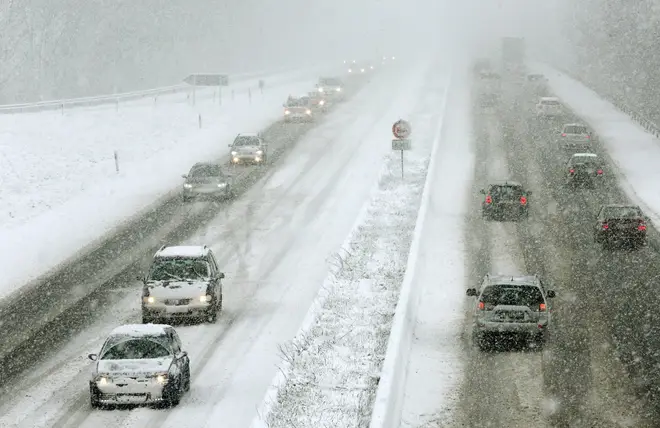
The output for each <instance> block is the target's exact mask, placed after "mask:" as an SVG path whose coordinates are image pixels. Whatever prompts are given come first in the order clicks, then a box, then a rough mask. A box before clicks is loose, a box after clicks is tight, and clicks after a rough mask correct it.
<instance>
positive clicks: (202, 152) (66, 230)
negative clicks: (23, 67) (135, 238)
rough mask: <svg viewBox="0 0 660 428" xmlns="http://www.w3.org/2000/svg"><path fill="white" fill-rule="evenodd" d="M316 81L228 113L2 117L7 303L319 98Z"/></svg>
mask: <svg viewBox="0 0 660 428" xmlns="http://www.w3.org/2000/svg"><path fill="white" fill-rule="evenodd" d="M314 80H315V78H314V77H311V76H310V77H308V78H306V79H301V80H299V81H297V82H295V83H287V84H282V85H280V86H272V87H269V88H268V89H267V90H266V91H265V93H264V95H263V96H261V95H258V96H257V95H253V96H252V100H251V101H250V99H248V97H247V96H246V95H245V94H243V95H242V96H240V97H239V96H237V97H236V99H235V100H234V101H230V100H227V101H226V102H225V103H224V104H223V105H222V106H218V105H217V100H216V101H215V102H214V100H213V99H212V98H209V97H207V98H206V99H201V100H200V99H198V100H197V103H196V105H195V106H194V107H193V106H190V105H188V104H186V103H171V104H169V103H168V104H161V105H158V106H157V107H154V106H153V105H149V106H147V105H139V104H138V106H136V107H125V108H122V109H120V110H119V111H114V110H113V109H112V108H93V109H89V110H76V111H75V114H74V113H72V114H70V115H69V114H65V115H61V114H60V113H58V112H42V113H34V114H24V115H10V116H0V129H2V131H0V169H1V170H2V171H3V173H2V176H1V177H2V180H1V182H0V189H1V191H0V204H2V206H3V208H4V210H3V215H2V216H0V242H2V244H0V253H2V254H3V257H2V258H1V259H0V270H1V271H2V272H3V276H2V279H1V280H0V298H2V297H5V296H6V295H8V294H10V293H11V292H13V291H14V290H16V289H17V288H19V287H21V286H23V285H25V284H26V283H27V282H29V281H31V280H33V279H35V278H37V277H38V276H40V275H42V274H44V273H46V272H47V271H48V270H50V269H52V268H54V267H55V266H57V265H58V264H60V263H62V262H64V261H65V260H67V259H69V258H70V257H71V256H73V255H74V254H75V253H76V252H78V251H79V250H80V249H82V248H83V247H84V246H86V245H89V244H90V243H93V242H94V241H96V240H98V239H100V238H102V237H103V236H104V235H106V234H107V233H109V232H111V231H112V230H114V229H115V228H116V227H117V226H118V225H119V224H121V223H122V222H123V221H125V220H126V219H127V218H129V217H130V216H132V215H135V214H136V213H138V212H140V211H142V210H145V209H146V208H148V207H149V206H151V205H152V204H153V203H154V202H155V201H156V200H158V199H159V198H161V197H163V196H165V195H167V194H168V193H170V192H172V191H173V190H174V189H176V188H177V187H178V186H179V185H180V183H181V174H183V173H185V172H187V171H188V169H189V168H190V166H191V164H193V163H194V162H197V161H200V160H207V159H213V158H218V157H220V156H223V155H225V154H226V153H227V144H228V143H229V142H231V139H232V138H233V136H234V135H236V134H237V133H239V132H251V131H259V130H261V129H262V128H264V127H266V126H268V125H269V124H270V123H272V122H274V121H276V120H278V119H279V118H280V116H281V103H282V100H284V99H285V98H286V97H287V96H288V95H289V94H291V93H300V92H303V91H307V90H309V88H312V87H313V83H314ZM200 116H201V118H202V128H201V129H200V128H199V117H200ZM114 151H117V153H118V158H119V172H116V171H115V163H114V156H113V152H114ZM17 248H20V251H16V249H17Z"/></svg>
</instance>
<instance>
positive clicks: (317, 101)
mask: <svg viewBox="0 0 660 428" xmlns="http://www.w3.org/2000/svg"><path fill="white" fill-rule="evenodd" d="M308 95H309V99H310V100H311V103H312V109H313V110H316V111H320V112H322V113H325V112H327V111H328V108H329V107H330V104H331V103H330V101H329V100H328V99H327V98H326V97H325V95H324V94H322V93H321V92H319V91H312V92H310V93H309V94H308Z"/></svg>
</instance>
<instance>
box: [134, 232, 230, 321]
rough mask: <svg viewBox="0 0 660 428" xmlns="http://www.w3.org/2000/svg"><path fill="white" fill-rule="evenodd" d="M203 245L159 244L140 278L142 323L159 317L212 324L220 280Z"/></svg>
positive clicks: (219, 298) (218, 305)
mask: <svg viewBox="0 0 660 428" xmlns="http://www.w3.org/2000/svg"><path fill="white" fill-rule="evenodd" d="M224 277H225V274H224V273H223V272H221V271H220V268H219V266H218V262H217V260H216V258H215V255H214V254H213V251H212V250H211V249H210V248H209V247H207V246H206V245H181V246H176V245H175V246H166V245H164V246H163V247H161V248H160V249H159V250H158V251H157V252H156V254H154V256H153V259H152V261H151V266H150V268H149V272H148V273H147V275H146V276H145V277H144V278H141V279H142V282H143V287H142V323H144V324H148V323H152V322H155V321H158V320H162V319H170V320H176V319H178V320H183V319H188V320H200V321H207V322H210V323H214V322H216V321H217V319H218V313H219V312H220V311H221V310H222V279H223V278H224Z"/></svg>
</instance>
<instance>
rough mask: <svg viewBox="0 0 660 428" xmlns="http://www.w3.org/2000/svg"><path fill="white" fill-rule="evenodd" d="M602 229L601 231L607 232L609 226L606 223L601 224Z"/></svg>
mask: <svg viewBox="0 0 660 428" xmlns="http://www.w3.org/2000/svg"><path fill="white" fill-rule="evenodd" d="M602 228H603V230H607V229H609V228H610V225H609V224H607V223H603V224H602Z"/></svg>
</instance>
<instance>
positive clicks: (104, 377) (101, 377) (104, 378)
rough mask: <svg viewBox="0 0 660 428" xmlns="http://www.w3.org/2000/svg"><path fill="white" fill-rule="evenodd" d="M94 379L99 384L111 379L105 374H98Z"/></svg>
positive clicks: (107, 382) (105, 383)
mask: <svg viewBox="0 0 660 428" xmlns="http://www.w3.org/2000/svg"><path fill="white" fill-rule="evenodd" d="M94 381H95V382H96V383H98V384H99V385H107V384H109V383H110V382H111V381H112V379H110V377H109V376H107V375H98V376H96V378H95V379H94Z"/></svg>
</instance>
